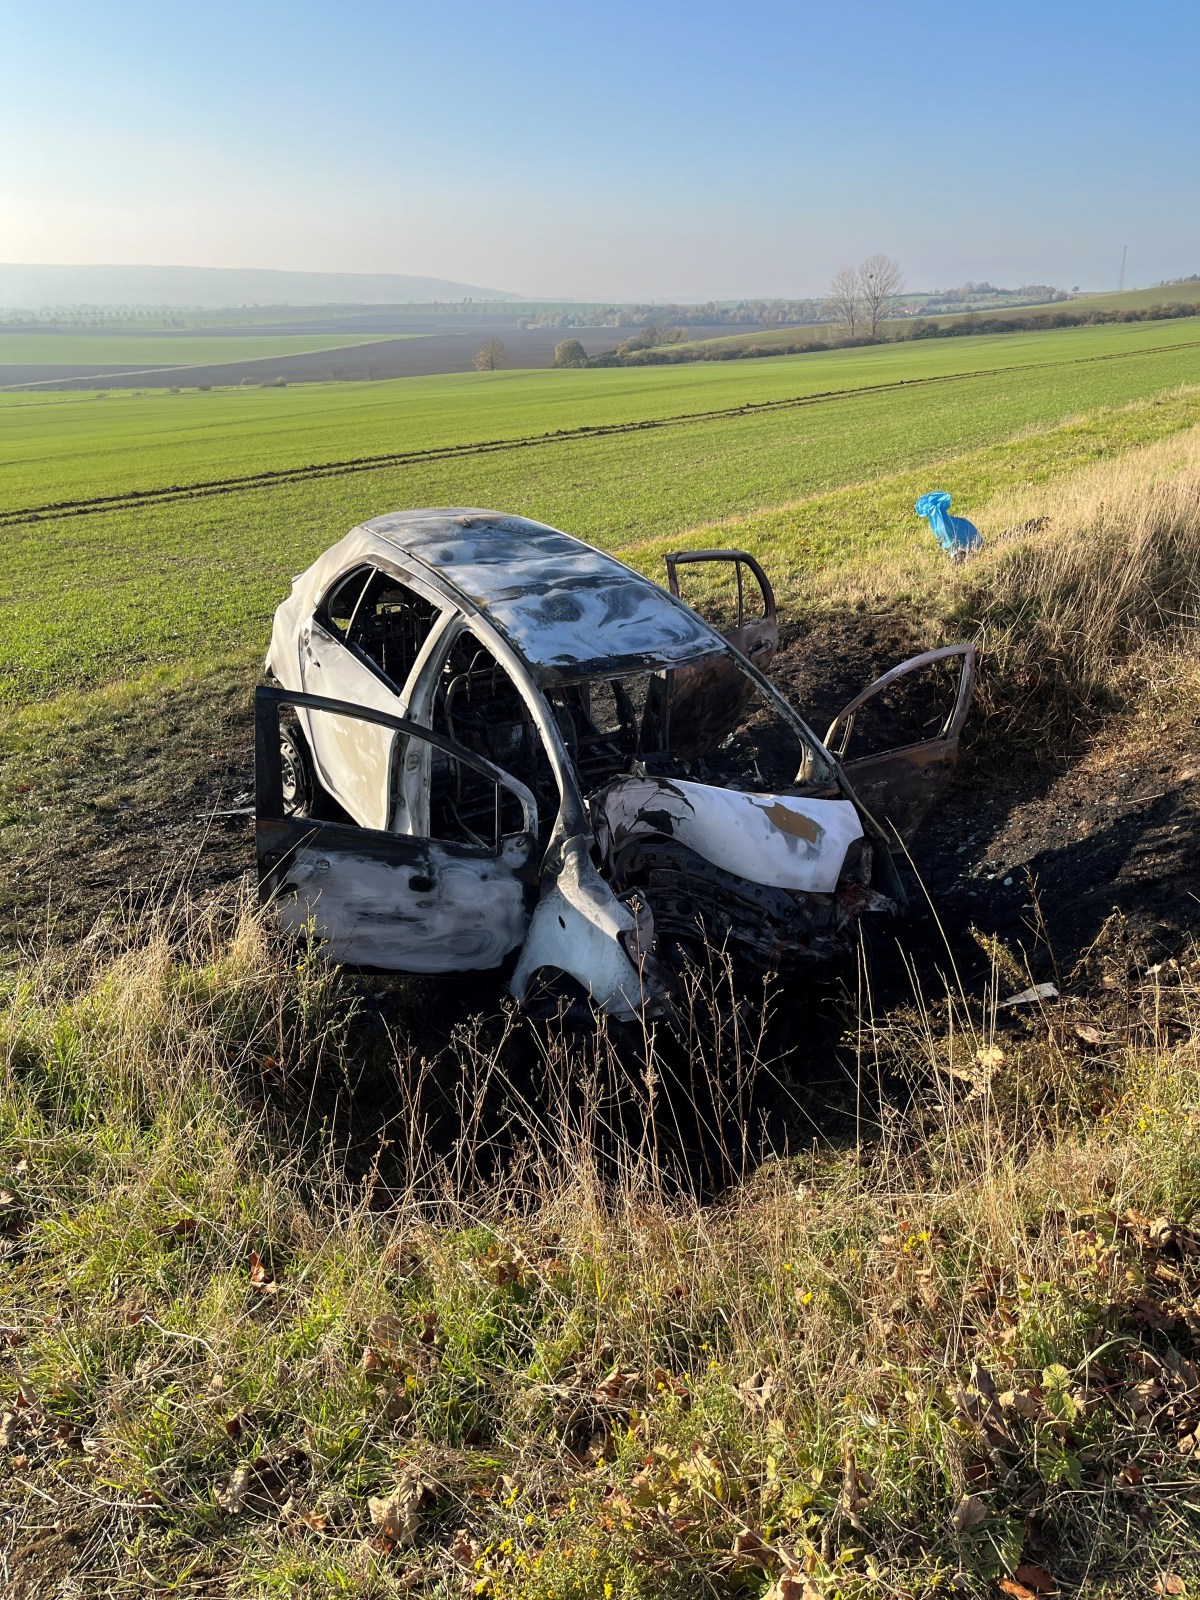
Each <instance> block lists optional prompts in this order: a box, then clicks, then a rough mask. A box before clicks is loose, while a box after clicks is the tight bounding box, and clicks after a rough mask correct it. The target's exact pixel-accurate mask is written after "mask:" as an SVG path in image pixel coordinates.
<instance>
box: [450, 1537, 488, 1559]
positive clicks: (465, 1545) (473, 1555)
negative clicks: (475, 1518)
mask: <svg viewBox="0 0 1200 1600" xmlns="http://www.w3.org/2000/svg"><path fill="white" fill-rule="evenodd" d="M482 1548H483V1547H482V1546H481V1545H480V1544H479V1543H478V1541H477V1540H475V1539H472V1537H471V1535H470V1534H469V1533H468V1532H467V1530H466V1528H456V1529H455V1532H454V1537H453V1538H452V1539H451V1541H450V1559H451V1560H452V1561H457V1562H458V1564H459V1566H460V1567H467V1568H472V1567H474V1565H475V1563H476V1562H477V1561H478V1560H479V1555H480V1551H481V1550H482Z"/></svg>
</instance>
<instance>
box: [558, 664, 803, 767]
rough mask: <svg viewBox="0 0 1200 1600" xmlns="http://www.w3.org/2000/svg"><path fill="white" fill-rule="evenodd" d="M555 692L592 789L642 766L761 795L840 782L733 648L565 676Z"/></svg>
mask: <svg viewBox="0 0 1200 1600" xmlns="http://www.w3.org/2000/svg"><path fill="white" fill-rule="evenodd" d="M546 698H547V700H548V701H549V703H550V708H551V710H552V711H553V713H554V717H555V720H556V722H557V723H558V727H559V731H560V733H561V734H562V739H563V743H564V745H565V746H566V749H567V754H568V756H569V757H570V760H571V763H572V765H573V766H574V767H575V769H576V771H577V772H578V773H579V779H580V786H581V788H582V789H583V791H584V793H585V794H587V793H590V792H592V791H594V790H596V789H599V788H601V787H602V786H603V785H604V784H606V783H610V782H611V781H612V780H613V779H614V778H620V777H624V776H627V775H628V774H630V773H633V772H644V773H648V774H651V775H653V776H656V777H674V778H690V779H692V780H694V781H695V782H697V783H708V784H714V785H717V786H718V787H721V788H730V789H742V790H746V791H748V792H751V793H760V794H764V793H765V794H771V793H779V792H781V791H784V790H790V789H798V788H803V789H806V790H809V791H812V790H814V789H816V790H824V789H828V788H829V787H830V786H831V784H832V774H830V773H829V771H828V769H827V767H826V764H825V762H824V760H823V759H822V757H821V756H820V755H819V754H818V753H817V752H816V751H815V749H813V748H812V747H811V746H810V745H809V744H808V742H807V741H806V740H804V739H802V737H801V735H800V734H799V733H798V732H797V731H796V729H795V728H794V727H793V726H792V724H791V722H790V720H789V719H788V718H787V717H786V716H785V715H784V714H783V712H782V711H781V710H780V709H779V707H778V706H777V705H776V704H775V702H774V701H773V700H772V699H771V698H770V697H769V696H768V695H766V694H765V693H764V692H763V690H762V689H761V688H760V687H759V685H758V684H757V683H756V682H755V680H754V679H753V678H752V677H750V676H749V674H748V673H746V672H745V670H744V669H743V668H742V665H741V663H740V662H739V661H738V660H737V658H736V657H735V656H732V655H730V654H728V653H714V654H713V655H711V656H705V657H702V658H701V659H699V660H697V661H693V662H688V663H687V664H686V665H685V666H682V667H673V668H668V669H663V670H661V671H657V672H640V673H632V674H629V675H626V676H620V677H604V676H597V677H593V678H586V679H582V680H580V681H579V682H576V683H568V684H560V685H557V686H556V687H554V688H551V689H549V690H548V691H547V694H546ZM802 773H803V774H805V775H804V776H801V774H802Z"/></svg>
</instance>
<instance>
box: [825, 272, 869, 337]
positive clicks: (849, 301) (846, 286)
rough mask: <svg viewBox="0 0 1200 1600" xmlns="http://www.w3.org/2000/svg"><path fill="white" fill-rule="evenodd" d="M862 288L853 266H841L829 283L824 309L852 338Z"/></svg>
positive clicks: (856, 324) (856, 325)
mask: <svg viewBox="0 0 1200 1600" xmlns="http://www.w3.org/2000/svg"><path fill="white" fill-rule="evenodd" d="M861 293H862V290H861V286H860V284H859V281H858V270H857V268H855V267H843V268H842V270H841V271H840V272H839V273H838V274H837V276H836V277H835V278H834V280H833V282H832V283H831V284H830V285H829V298H828V300H826V302H825V309H826V311H827V312H829V313H830V314H831V315H832V316H833V318H834V320H835V321H836V322H837V323H838V325H839V327H841V328H842V329H843V330H844V331H845V333H846V335H847V336H848V337H849V338H851V339H853V337H854V332H855V329H856V328H857V327H858V308H859V300H860V296H861Z"/></svg>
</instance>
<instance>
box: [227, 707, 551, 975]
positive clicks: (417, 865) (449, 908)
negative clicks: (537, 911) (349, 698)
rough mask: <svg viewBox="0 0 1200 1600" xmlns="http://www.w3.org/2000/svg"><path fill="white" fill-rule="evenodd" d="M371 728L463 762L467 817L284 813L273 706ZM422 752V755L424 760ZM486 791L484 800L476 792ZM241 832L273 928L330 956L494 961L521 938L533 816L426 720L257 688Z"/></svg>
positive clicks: (530, 807) (358, 962)
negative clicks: (398, 828)
mask: <svg viewBox="0 0 1200 1600" xmlns="http://www.w3.org/2000/svg"><path fill="white" fill-rule="evenodd" d="M288 709H291V710H292V711H294V712H295V714H296V716H297V717H299V716H300V715H302V714H303V715H305V716H306V717H307V718H308V725H309V726H311V727H313V728H314V730H315V732H316V738H317V740H318V742H320V743H324V738H323V735H322V733H321V731H320V724H321V722H322V721H323V720H327V721H329V722H334V721H337V722H339V723H342V724H344V725H345V726H347V727H348V728H350V729H352V730H353V732H354V734H355V736H356V738H357V739H358V740H359V741H360V742H361V741H362V740H363V739H364V738H365V736H366V735H367V733H368V732H369V731H370V730H372V729H378V730H381V731H383V732H385V733H387V734H388V735H389V736H390V737H392V738H393V739H396V740H400V741H402V742H403V744H404V746H405V748H406V749H407V750H408V752H409V753H410V755H411V756H413V757H414V758H416V759H418V760H420V759H422V758H421V757H420V755H419V754H418V752H419V751H421V750H429V751H431V752H432V753H433V755H434V756H435V757H436V758H437V760H438V761H439V762H440V763H442V764H443V765H444V766H445V767H446V768H448V769H449V770H450V771H451V772H459V771H461V772H463V773H465V774H469V776H470V780H471V785H472V794H473V796H474V798H475V799H476V800H478V801H479V802H480V803H479V804H477V805H476V806H475V807H474V809H473V812H472V816H471V827H470V828H469V829H468V828H466V827H464V826H463V825H462V823H461V821H460V819H459V817H458V816H457V815H455V814H454V813H453V812H452V811H451V812H443V813H441V814H439V815H438V816H436V817H435V818H434V820H433V822H432V823H431V824H427V825H426V827H425V828H424V830H423V831H422V832H421V833H419V834H417V833H409V834H397V833H391V832H385V831H382V830H380V829H374V828H368V827H357V826H355V825H353V824H351V823H347V822H326V821H317V820H314V819H312V818H308V817H296V816H289V815H287V814H286V813H285V809H284V799H283V778H282V760H281V737H280V714H281V712H286V711H287V710H288ZM425 759H426V760H427V758H425ZM485 794H486V804H483V803H482V801H483V797H484V795H485ZM255 831H256V843H257V856H258V870H259V888H260V894H261V896H262V898H263V900H264V901H266V902H269V903H270V904H271V905H272V907H273V908H274V910H275V913H276V916H277V918H278V920H279V922H280V923H281V925H282V927H283V928H284V930H285V931H286V932H288V933H291V934H294V935H296V936H298V937H309V936H311V937H313V938H315V939H316V940H318V941H319V942H320V944H321V946H322V949H323V951H324V953H325V954H326V955H327V956H328V957H329V958H330V959H331V960H334V961H337V962H341V963H344V964H346V965H349V966H354V967H361V968H366V969H370V970H377V971H383V972H422V973H433V972H460V971H475V970H483V969H490V968H495V967H498V966H500V965H501V964H502V963H503V962H504V960H505V958H506V957H507V956H508V955H510V954H511V953H512V952H513V951H514V950H516V949H517V948H518V947H519V946H520V945H521V944H523V943H524V941H525V935H526V931H527V929H528V926H529V919H530V916H531V915H532V911H533V907H534V905H535V904H536V901H537V889H538V848H537V832H538V829H537V815H536V806H535V803H534V799H533V796H532V795H531V794H530V792H529V790H528V789H527V788H526V787H525V785H524V784H522V783H521V782H520V781H519V780H518V779H516V778H514V777H512V776H511V775H510V774H509V773H507V772H504V771H502V770H501V769H500V768H499V767H498V766H496V765H495V764H494V763H492V762H490V761H487V760H484V759H483V758H481V757H480V756H478V755H476V754H474V753H473V752H472V751H469V750H467V749H465V748H463V747H462V746H461V745H459V744H456V743H455V742H454V741H452V740H450V739H447V738H445V737H444V736H442V735H441V734H439V733H437V732H435V731H434V730H432V729H429V728H423V727H420V726H418V725H417V724H416V723H414V722H410V721H408V720H407V719H405V718H402V717H396V716H392V715H390V714H388V713H385V712H378V711H368V710H365V709H364V708H362V707H359V706H354V705H348V704H346V703H345V702H344V701H340V700H329V699H326V698H324V697H319V696H315V695H297V694H293V693H291V692H290V691H288V690H286V689H275V688H260V689H259V690H258V691H257V695H256V699H255Z"/></svg>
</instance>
